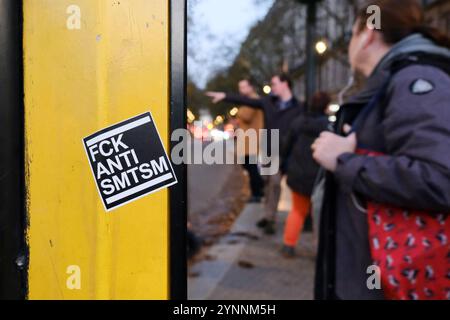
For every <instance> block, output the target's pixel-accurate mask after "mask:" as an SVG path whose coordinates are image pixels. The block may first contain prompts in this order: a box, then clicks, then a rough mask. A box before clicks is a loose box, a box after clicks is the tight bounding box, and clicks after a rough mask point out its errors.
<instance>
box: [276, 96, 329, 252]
mask: <svg viewBox="0 0 450 320" xmlns="http://www.w3.org/2000/svg"><path fill="white" fill-rule="evenodd" d="M330 102H331V99H330V96H329V95H328V94H326V93H325V92H317V93H316V94H315V95H314V96H313V98H312V102H311V107H310V108H308V109H309V110H308V112H307V113H305V114H302V115H300V116H299V117H297V118H296V119H295V120H294V121H293V123H292V124H291V127H290V130H289V133H288V134H287V136H286V139H285V140H284V142H283V145H282V148H281V158H282V159H283V163H282V165H281V171H282V172H283V174H286V175H287V184H288V186H289V188H290V189H291V191H292V208H291V211H290V212H289V215H288V217H287V219H286V222H285V227H284V245H283V248H282V254H283V256H284V257H285V258H293V257H294V256H295V246H296V244H297V242H298V240H299V238H300V234H301V232H302V229H303V225H304V223H305V220H306V218H307V216H308V214H309V213H310V211H311V200H310V197H311V193H312V189H313V186H314V181H315V180H316V176H317V172H318V170H319V165H318V164H317V163H316V162H315V161H314V159H313V158H312V151H311V144H312V143H313V142H314V140H315V139H316V138H317V137H318V136H319V134H320V133H321V132H322V131H323V130H326V129H327V126H328V119H327V116H326V115H325V111H326V109H327V108H328V105H329V104H330Z"/></svg>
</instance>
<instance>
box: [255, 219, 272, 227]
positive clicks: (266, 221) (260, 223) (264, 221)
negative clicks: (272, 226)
mask: <svg viewBox="0 0 450 320" xmlns="http://www.w3.org/2000/svg"><path fill="white" fill-rule="evenodd" d="M268 223H269V220H267V219H266V218H264V219H261V220H259V221H258V223H257V224H256V226H257V227H258V228H265V227H266V226H267V224H268Z"/></svg>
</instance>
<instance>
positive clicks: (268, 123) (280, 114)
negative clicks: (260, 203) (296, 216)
mask: <svg viewBox="0 0 450 320" xmlns="http://www.w3.org/2000/svg"><path fill="white" fill-rule="evenodd" d="M271 89H272V92H271V95H269V96H266V97H263V98H261V99H251V98H248V97H244V96H241V95H236V94H227V93H224V92H207V93H206V95H207V96H209V97H211V98H212V99H213V102H214V103H218V102H220V101H224V102H227V103H233V104H237V105H245V106H248V107H251V108H256V109H261V110H263V111H264V123H265V129H267V130H269V131H270V130H279V137H280V141H281V143H282V141H283V140H284V138H285V137H286V135H287V133H288V130H289V127H290V125H291V123H292V121H293V120H294V119H295V118H296V117H297V116H299V115H300V114H301V113H303V112H304V105H303V104H301V103H300V102H299V101H298V100H297V98H296V97H295V96H294V95H293V94H292V81H291V79H290V78H289V77H288V76H287V75H286V74H280V75H275V76H273V77H272V80H271ZM270 137H271V135H270V134H268V138H269V141H267V146H268V147H270V145H271V141H270ZM281 143H280V144H281ZM267 152H268V154H269V155H271V156H272V157H274V156H276V155H272V154H271V150H270V149H269V150H267ZM277 169H279V168H277ZM277 171H278V173H277V174H274V175H269V176H265V177H264V178H265V180H266V181H265V190H264V195H265V203H264V211H265V218H264V219H262V220H261V221H259V222H258V227H260V228H263V229H264V232H265V233H266V234H269V235H272V234H274V233H275V218H276V212H277V209H278V202H279V199H280V195H281V179H282V175H281V172H279V170H277Z"/></svg>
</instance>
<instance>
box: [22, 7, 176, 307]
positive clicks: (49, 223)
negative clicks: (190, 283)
mask: <svg viewBox="0 0 450 320" xmlns="http://www.w3.org/2000/svg"><path fill="white" fill-rule="evenodd" d="M168 10H169V6H168V2H167V1H166V0H151V1H149V0H118V1H117V0H24V67H25V126H26V128H25V130H26V132H25V135H26V172H27V177H26V182H27V192H28V194H27V211H28V217H29V229H28V241H29V248H30V263H29V298H30V299H166V298H168V284H169V282H168V277H169V276H168V192H167V190H162V191H159V192H156V193H154V194H151V195H148V196H145V197H143V198H141V199H139V200H137V201H134V202H132V203H130V204H127V205H126V206H123V207H120V208H118V209H116V210H114V211H112V212H108V213H107V212H105V209H104V208H103V205H102V203H101V199H100V197H99V195H98V192H97V190H96V186H95V181H94V179H93V177H92V173H91V171H90V167H89V163H88V160H87V157H86V154H85V151H84V149H83V145H82V138H84V137H86V136H88V135H90V134H92V133H94V132H96V131H98V130H100V129H102V128H105V127H108V126H110V125H112V124H115V123H118V122H121V121H123V120H125V119H128V118H131V117H133V116H136V115H139V114H142V113H144V112H147V111H149V110H150V111H151V112H152V115H153V118H154V120H155V123H156V125H157V127H158V129H159V132H160V134H161V138H162V140H163V141H164V143H165V147H166V149H167V147H168V140H169V137H168V133H169V128H168V117H169V115H168V109H169V106H168V103H169V101H168V93H169V92H168V91H169V88H168V79H169V74H168V71H169V69H168V65H169V41H168V34H169V23H168V22H169V21H168V20H169V19H168V16H169V12H168Z"/></svg>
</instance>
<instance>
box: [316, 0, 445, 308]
mask: <svg viewBox="0 0 450 320" xmlns="http://www.w3.org/2000/svg"><path fill="white" fill-rule="evenodd" d="M370 4H371V5H377V6H378V7H379V8H380V9H381V29H376V28H371V27H369V26H368V24H367V19H368V17H369V16H368V14H367V7H363V8H362V10H361V11H360V12H359V13H358V15H357V20H356V22H355V25H354V27H353V36H352V40H351V43H350V47H349V56H350V63H351V66H352V68H353V70H354V71H358V72H360V73H362V74H363V75H364V76H365V77H367V82H366V85H365V88H364V89H363V90H362V91H361V92H360V93H359V94H357V95H356V96H354V97H353V98H351V99H350V100H349V101H347V103H345V104H344V105H343V106H342V107H341V111H340V114H339V115H338V122H337V126H336V134H335V133H331V132H323V133H322V134H321V136H320V137H319V138H318V139H317V140H316V141H315V142H314V144H313V145H312V149H313V151H314V153H313V157H314V159H315V160H316V161H317V162H318V163H319V164H320V165H321V166H322V167H324V168H326V169H327V170H328V171H329V173H328V175H327V181H326V183H325V185H326V187H325V196H324V201H323V210H322V215H321V219H320V220H321V233H320V240H319V253H318V258H317V267H316V287H315V296H316V299H384V294H383V290H382V288H381V290H380V289H372V290H371V289H369V288H368V286H367V280H368V277H369V276H370V274H368V267H369V266H370V265H372V264H373V261H372V258H371V255H370V245H369V239H368V221H367V215H366V214H365V213H364V203H365V201H361V200H370V201H373V202H377V203H382V204H387V205H393V206H396V207H400V208H405V209H411V210H426V211H429V212H438V211H441V212H450V148H449V146H450V125H449V124H450V90H449V88H450V75H449V73H448V70H447V71H446V69H448V68H449V66H450V50H449V48H450V41H449V39H448V38H447V37H445V36H443V35H441V34H440V33H439V32H437V30H434V29H432V28H430V27H427V26H425V24H424V23H425V22H424V16H423V11H422V8H421V5H420V4H419V3H418V2H417V1H414V0H377V1H371V2H370ZM398 66H401V68H400V69H399V68H398ZM388 79H390V81H388ZM386 83H387V84H388V86H387V88H386V94H385V95H384V97H383V98H382V99H380V100H379V101H378V102H377V105H376V108H375V109H373V110H372V111H371V112H370V113H368V114H367V115H365V116H364V119H362V121H363V122H362V124H361V125H360V126H358V127H359V128H358V130H357V132H353V133H351V134H348V132H349V131H350V128H351V125H352V124H354V120H355V119H357V117H358V116H359V115H360V114H359V113H360V111H361V110H362V109H363V108H364V106H366V105H368V103H369V101H370V100H371V99H372V97H374V95H376V93H377V92H380V90H381V88H382V87H383V86H384V85H385V84H386ZM357 147H359V148H361V147H364V148H365V149H369V150H373V151H375V152H379V153H382V154H384V156H378V157H371V156H368V155H360V154H356V153H355V150H356V148H357Z"/></svg>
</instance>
